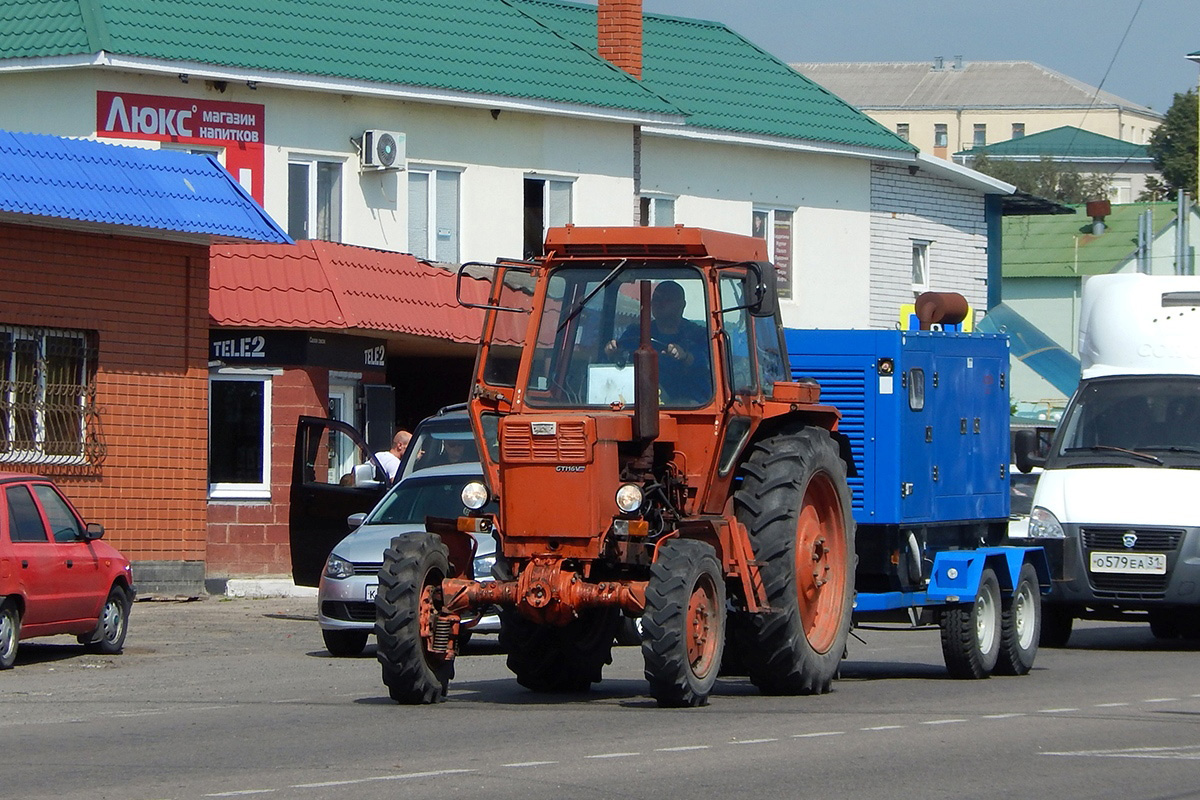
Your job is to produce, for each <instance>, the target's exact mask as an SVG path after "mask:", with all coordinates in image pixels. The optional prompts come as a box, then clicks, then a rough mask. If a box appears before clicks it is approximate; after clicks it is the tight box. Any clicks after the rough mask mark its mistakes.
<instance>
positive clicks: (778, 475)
mask: <svg viewBox="0 0 1200 800" xmlns="http://www.w3.org/2000/svg"><path fill="white" fill-rule="evenodd" d="M740 476H741V479H742V484H741V487H740V488H739V489H738V491H737V493H736V494H735V495H734V504H735V509H736V512H737V516H738V519H739V520H741V521H742V522H743V523H744V524H745V525H746V528H747V530H748V531H749V533H750V542H751V545H752V547H753V549H754V557H755V559H756V560H757V561H759V562H760V563H761V565H762V566H761V568H760V569H761V575H762V580H763V584H764V586H765V588H766V592H767V599H768V600H769V602H770V606H771V608H770V610H769V611H764V612H759V613H754V614H751V613H748V612H739V613H736V614H734V615H733V623H734V625H735V630H734V634H735V636H734V639H735V641H737V642H738V644H739V652H740V654H741V656H742V659H743V661H744V664H745V667H746V672H747V674H748V675H749V676H750V680H751V682H752V683H753V684H754V685H755V686H757V687H758V688H759V690H760V691H762V692H763V693H764V694H778V695H782V694H823V693H825V692H828V691H829V688H830V685H831V683H832V681H833V679H834V677H835V676H836V674H837V671H838V667H839V665H840V662H841V659H842V655H843V653H844V652H845V650H846V638H847V636H848V635H849V633H850V613H851V611H852V610H853V597H854V520H853V518H852V517H851V515H850V488H849V486H847V484H846V470H845V465H844V464H843V462H842V460H841V458H840V457H839V454H838V448H837V445H836V444H835V443H834V441H833V438H832V437H831V436H830V435H829V432H828V431H826V430H824V429H821V428H811V427H800V428H792V429H790V430H784V431H781V432H779V433H776V434H774V435H772V436H768V437H766V438H765V439H763V440H761V441H759V442H756V443H755V444H754V445H753V446H752V449H751V453H750V456H749V458H748V459H747V460H746V462H745V463H744V464H743V465H742V468H741V473H740Z"/></svg>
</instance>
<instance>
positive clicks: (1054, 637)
mask: <svg viewBox="0 0 1200 800" xmlns="http://www.w3.org/2000/svg"><path fill="white" fill-rule="evenodd" d="M1074 622H1075V616H1074V615H1073V614H1072V613H1071V609H1070V608H1068V607H1066V606H1042V634H1041V636H1039V637H1038V644H1039V645H1041V646H1042V647H1066V646H1067V642H1068V641H1070V639H1071V626H1072V625H1073V624H1074Z"/></svg>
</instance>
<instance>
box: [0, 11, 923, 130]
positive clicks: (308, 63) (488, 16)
mask: <svg viewBox="0 0 1200 800" xmlns="http://www.w3.org/2000/svg"><path fill="white" fill-rule="evenodd" d="M100 51H104V52H105V53H107V54H108V55H109V56H113V57H120V58H125V59H145V60H147V61H149V62H162V63H166V64H202V65H210V66H216V67H225V68H230V69H238V70H245V71H258V72H263V73H272V72H274V73H281V74H289V75H301V76H314V77H324V78H330V79H341V80H348V81H362V82H372V83H378V84H380V85H382V86H399V87H416V88H423V89H434V90H449V91H456V92H464V93H468V94H475V95H492V96H501V97H508V98H516V99H527V100H534V101H541V102H546V103H553V104H568V105H572V106H582V107H592V108H599V109H610V110H615V111H623V112H628V113H637V114H643V115H649V116H651V117H652V118H653V119H659V120H661V121H663V122H671V121H680V119H681V116H682V115H687V119H686V121H687V124H688V125H690V126H694V127H698V128H706V129H712V130H719V131H728V132H733V133H739V134H750V135H759V136H767V137H781V138H785V139H797V140H804V141H812V142H820V143H828V144H835V145H840V146H846V147H852V148H875V149H880V150H884V151H897V152H901V153H908V152H915V148H913V147H912V145H910V144H908V143H907V142H905V141H903V140H902V139H900V138H899V137H898V136H896V135H895V134H893V133H892V132H891V131H889V130H887V129H886V128H884V127H883V126H881V125H879V124H877V123H876V122H874V121H873V120H871V119H870V118H869V117H867V116H866V115H864V114H862V113H861V112H859V111H857V110H855V109H854V108H853V107H851V106H849V105H848V104H846V103H845V102H843V101H842V100H840V99H838V98H837V97H835V96H834V95H832V94H830V93H829V92H828V91H826V90H825V89H823V88H821V87H820V86H817V85H816V84H814V83H812V82H811V81H809V80H808V79H807V78H804V77H803V76H801V75H800V74H799V73H797V72H795V71H793V70H792V69H791V68H790V67H788V66H787V65H786V64H784V63H783V62H782V61H780V60H779V59H777V58H775V57H774V56H772V55H770V54H769V53H766V52H764V51H763V50H761V49H760V48H758V47H757V46H755V45H754V44H752V43H750V42H748V41H746V40H745V39H743V38H742V37H741V36H739V35H738V34H736V33H734V32H733V31H731V30H730V29H728V28H727V27H725V26H724V25H721V24H719V23H715V22H705V21H701V20H693V19H685V18H679V17H668V16H660V15H646V17H645V21H644V55H643V59H644V60H643V80H642V81H640V82H639V81H637V80H635V79H634V78H632V77H630V76H629V75H627V74H626V73H624V72H622V71H621V70H620V69H618V68H616V67H615V66H613V65H612V64H610V63H608V62H607V61H605V60H604V59H602V58H600V57H599V56H598V55H597V54H596V7H595V6H594V5H581V4H576V3H565V2H541V1H540V0H155V2H153V3H149V2H146V1H145V0H5V2H4V3H3V4H0V63H4V62H5V61H8V62H11V61H13V60H16V59H34V58H42V57H46V58H54V57H59V58H61V57H67V56H79V55H88V54H94V53H98V52H100ZM10 66H11V64H10Z"/></svg>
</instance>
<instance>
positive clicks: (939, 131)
mask: <svg viewBox="0 0 1200 800" xmlns="http://www.w3.org/2000/svg"><path fill="white" fill-rule="evenodd" d="M933 146H934V147H945V146H946V126H945V124H944V123H941V122H939V123H938V124H936V125H934V126H933Z"/></svg>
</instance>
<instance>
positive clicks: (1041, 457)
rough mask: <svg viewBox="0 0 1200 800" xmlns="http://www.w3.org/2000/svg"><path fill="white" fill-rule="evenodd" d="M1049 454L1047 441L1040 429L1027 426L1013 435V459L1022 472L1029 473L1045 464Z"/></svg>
mask: <svg viewBox="0 0 1200 800" xmlns="http://www.w3.org/2000/svg"><path fill="white" fill-rule="evenodd" d="M1047 455H1049V447H1048V446H1047V441H1046V439H1045V437H1043V436H1040V435H1039V432H1038V431H1036V430H1030V429H1028V428H1026V429H1024V430H1019V431H1017V433H1016V436H1014V437H1013V460H1014V461H1015V462H1016V464H1017V469H1019V470H1021V472H1026V473H1027V472H1029V471H1031V470H1032V469H1033V468H1034V467H1041V466H1045V464H1046V456H1047Z"/></svg>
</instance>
